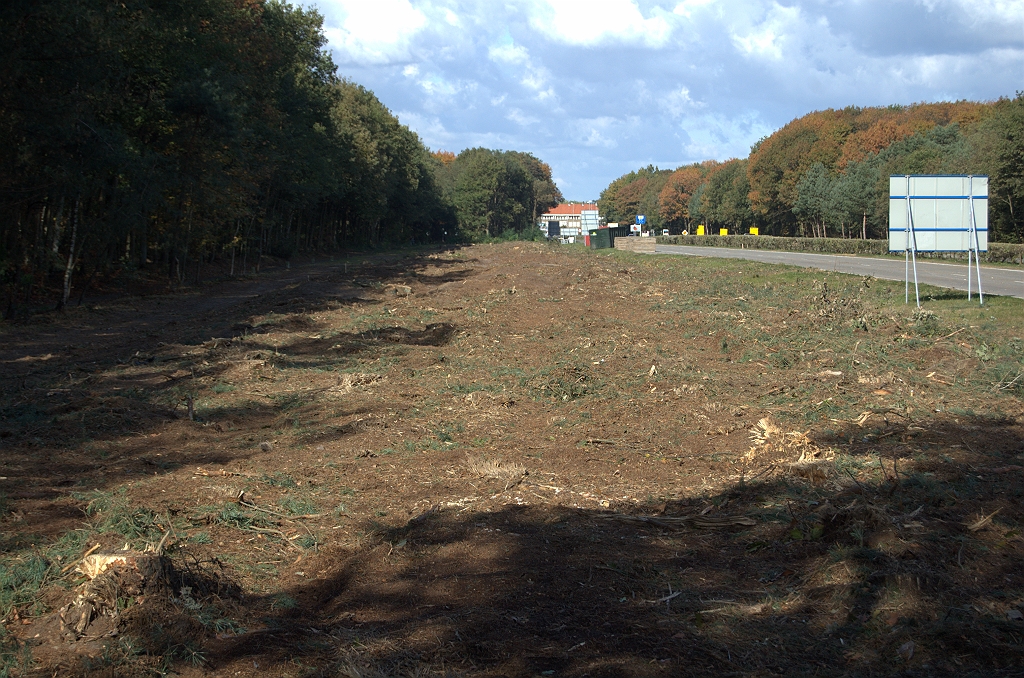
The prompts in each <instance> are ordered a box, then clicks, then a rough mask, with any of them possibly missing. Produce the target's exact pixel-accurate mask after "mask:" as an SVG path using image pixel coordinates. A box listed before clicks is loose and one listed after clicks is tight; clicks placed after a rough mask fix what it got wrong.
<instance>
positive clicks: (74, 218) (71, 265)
mask: <svg viewBox="0 0 1024 678" xmlns="http://www.w3.org/2000/svg"><path fill="white" fill-rule="evenodd" d="M80 206H81V197H80V196H79V197H76V198H75V210H74V212H73V213H72V214H71V246H70V247H69V248H68V263H67V265H66V266H65V267H64V291H63V294H61V298H60V304H58V305H57V310H58V311H62V310H64V307H65V306H67V305H68V297H70V296H71V272H72V271H73V270H74V269H75V245H76V243H77V240H78V212H79V208H80Z"/></svg>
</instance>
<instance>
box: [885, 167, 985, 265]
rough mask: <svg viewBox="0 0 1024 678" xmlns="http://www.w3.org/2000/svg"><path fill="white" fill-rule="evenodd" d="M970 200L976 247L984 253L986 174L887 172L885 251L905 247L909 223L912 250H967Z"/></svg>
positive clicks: (902, 249) (972, 246)
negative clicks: (887, 194)
mask: <svg viewBox="0 0 1024 678" xmlns="http://www.w3.org/2000/svg"><path fill="white" fill-rule="evenodd" d="M972 202H973V207H974V223H975V227H976V228H977V229H978V243H977V244H978V250H979V251H981V252H987V251H988V177H987V176H968V175H935V174H912V175H910V176H901V175H893V176H891V177H889V251H890V252H903V251H905V250H908V249H911V246H910V245H909V244H908V240H907V236H908V235H909V233H908V230H907V228H908V224H910V223H912V225H913V229H914V234H915V235H916V242H917V248H916V249H917V250H918V251H921V252H966V251H968V250H973V249H974V243H973V242H972V240H973V237H972V236H971V207H972ZM908 208H909V212H908ZM911 220H912V221H911Z"/></svg>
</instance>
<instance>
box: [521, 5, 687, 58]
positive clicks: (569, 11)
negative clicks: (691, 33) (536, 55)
mask: <svg viewBox="0 0 1024 678" xmlns="http://www.w3.org/2000/svg"><path fill="white" fill-rule="evenodd" d="M663 14H664V11H663V10H655V11H654V16H651V17H645V16H644V15H643V13H642V12H641V11H640V8H639V7H638V6H637V3H636V2H634V0H602V1H600V2H595V1H594V0H539V1H538V2H537V4H536V5H535V9H534V12H533V15H532V16H531V18H530V23H531V25H532V26H533V27H534V28H536V29H538V30H539V31H541V33H543V34H544V35H546V36H547V37H548V38H549V39H551V40H554V41H556V42H563V43H566V44H569V45H587V46H589V45H597V44H603V43H607V42H609V41H614V42H623V41H640V43H639V44H641V45H643V46H655V47H656V46H661V45H663V44H665V42H666V41H667V40H668V38H669V36H670V35H671V33H672V27H671V25H669V22H668V21H666V19H665V17H664V16H662V15H663Z"/></svg>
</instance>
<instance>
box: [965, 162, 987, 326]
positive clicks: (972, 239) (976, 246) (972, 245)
mask: <svg viewBox="0 0 1024 678" xmlns="http://www.w3.org/2000/svg"><path fill="white" fill-rule="evenodd" d="M967 185H968V193H969V195H968V199H969V202H970V205H971V232H970V233H968V234H967V238H968V243H967V299H968V301H969V300H970V298H971V250H974V272H975V274H976V275H977V276H978V303H979V304H981V305H982V306H984V305H985V297H984V294H983V292H982V291H981V241H980V240H979V239H978V222H977V219H976V218H975V214H974V175H970V176H968V177H967Z"/></svg>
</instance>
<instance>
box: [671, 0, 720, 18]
mask: <svg viewBox="0 0 1024 678" xmlns="http://www.w3.org/2000/svg"><path fill="white" fill-rule="evenodd" d="M714 2H715V0H683V2H680V3H679V4H678V5H676V6H675V9H673V10H672V13H673V14H678V15H680V16H684V17H686V18H687V19H689V18H691V17H693V14H694V12H695V11H697V10H699V9H703V8H704V7H707V6H708V5H711V4H714Z"/></svg>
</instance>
